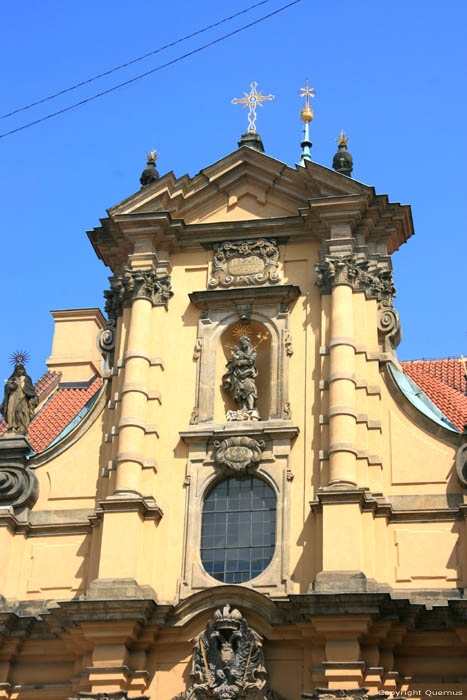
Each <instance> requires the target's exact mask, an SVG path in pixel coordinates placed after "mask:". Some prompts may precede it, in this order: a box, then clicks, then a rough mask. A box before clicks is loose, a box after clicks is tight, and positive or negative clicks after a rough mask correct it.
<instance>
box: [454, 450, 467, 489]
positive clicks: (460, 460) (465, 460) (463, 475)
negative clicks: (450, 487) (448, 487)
mask: <svg viewBox="0 0 467 700" xmlns="http://www.w3.org/2000/svg"><path fill="white" fill-rule="evenodd" d="M456 472H457V478H458V479H459V481H460V482H461V484H462V486H467V442H466V443H464V444H463V445H461V446H460V447H459V448H458V450H457V453H456Z"/></svg>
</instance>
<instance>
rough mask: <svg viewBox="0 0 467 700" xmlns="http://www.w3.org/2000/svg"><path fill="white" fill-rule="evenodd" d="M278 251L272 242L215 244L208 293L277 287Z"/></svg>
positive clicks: (254, 240) (278, 279)
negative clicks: (251, 287) (254, 287)
mask: <svg viewBox="0 0 467 700" xmlns="http://www.w3.org/2000/svg"><path fill="white" fill-rule="evenodd" d="M278 260H279V248H278V246H277V243H276V241H275V240H274V239H269V240H268V239H266V238H256V239H254V238H253V239H249V240H243V241H233V240H232V241H224V242H223V243H215V244H214V257H213V262H212V271H211V278H210V280H209V282H208V287H209V289H215V288H216V287H224V288H228V287H235V286H237V287H246V286H250V285H253V286H256V285H263V284H266V283H271V284H277V283H278V282H280V279H281V278H280V275H279V274H278V272H277V268H278V266H279V262H278Z"/></svg>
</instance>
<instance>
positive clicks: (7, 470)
mask: <svg viewBox="0 0 467 700" xmlns="http://www.w3.org/2000/svg"><path fill="white" fill-rule="evenodd" d="M31 452H33V449H32V447H31V444H30V443H29V441H28V439H27V438H26V437H25V436H23V435H21V436H19V435H17V434H13V435H12V434H11V433H6V434H5V435H4V436H2V437H1V438H0V507H7V508H13V511H14V512H20V511H22V510H23V509H24V508H32V507H33V505H34V504H35V502H36V501H37V498H38V496H39V481H38V479H37V477H36V475H35V474H34V472H33V471H32V470H31V469H30V468H29V466H27V465H28V454H31Z"/></svg>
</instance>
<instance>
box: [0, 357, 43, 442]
mask: <svg viewBox="0 0 467 700" xmlns="http://www.w3.org/2000/svg"><path fill="white" fill-rule="evenodd" d="M12 359H13V361H14V363H15V368H14V370H13V374H12V375H11V376H10V377H9V378H8V379H7V380H6V383H5V393H4V396H3V401H2V403H1V404H0V413H1V414H2V416H3V417H4V419H5V422H6V424H7V426H8V431H7V432H9V433H11V432H13V433H18V434H19V435H27V434H28V428H29V424H30V423H31V420H32V417H33V415H34V409H35V408H36V406H37V404H38V403H39V399H38V396H37V394H36V391H35V389H34V386H33V383H32V381H31V378H30V377H29V375H27V374H26V368H25V366H24V363H25V362H26V361H27V354H26V353H23V352H21V353H15V354H14V355H13V356H12Z"/></svg>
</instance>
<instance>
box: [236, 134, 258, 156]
mask: <svg viewBox="0 0 467 700" xmlns="http://www.w3.org/2000/svg"><path fill="white" fill-rule="evenodd" d="M238 146H239V148H241V147H242V146H248V147H249V148H253V149H254V150H255V151H259V152H260V153H264V146H263V142H262V141H261V136H260V135H259V134H257V133H256V131H255V132H252V131H248V132H247V133H246V134H242V138H241V139H240V141H238Z"/></svg>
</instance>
